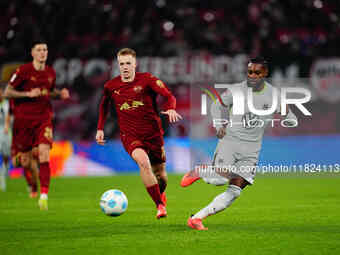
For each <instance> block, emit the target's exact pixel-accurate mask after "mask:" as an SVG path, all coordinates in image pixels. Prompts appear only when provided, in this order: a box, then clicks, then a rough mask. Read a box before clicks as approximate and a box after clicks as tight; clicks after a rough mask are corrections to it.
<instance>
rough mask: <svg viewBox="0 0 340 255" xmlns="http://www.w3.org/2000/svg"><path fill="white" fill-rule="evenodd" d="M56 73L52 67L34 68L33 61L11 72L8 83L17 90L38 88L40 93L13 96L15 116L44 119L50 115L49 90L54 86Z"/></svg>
mask: <svg viewBox="0 0 340 255" xmlns="http://www.w3.org/2000/svg"><path fill="white" fill-rule="evenodd" d="M55 80H56V74H55V71H54V70H53V68H51V67H49V66H47V65H46V66H45V69H44V70H40V71H38V70H36V69H35V68H34V66H33V63H32V62H31V63H28V64H24V65H22V66H20V67H19V68H18V69H17V70H16V72H15V73H14V74H13V76H12V78H11V80H10V82H9V84H10V85H11V86H12V87H13V88H14V89H15V90H18V91H30V90H32V89H34V88H40V89H41V92H42V95H41V96H39V97H35V98H28V97H24V98H15V99H14V100H13V102H14V111H13V114H14V116H15V117H19V118H26V119H42V120H43V119H46V118H51V117H52V104H51V100H50V96H49V95H50V92H51V91H53V90H54V88H55Z"/></svg>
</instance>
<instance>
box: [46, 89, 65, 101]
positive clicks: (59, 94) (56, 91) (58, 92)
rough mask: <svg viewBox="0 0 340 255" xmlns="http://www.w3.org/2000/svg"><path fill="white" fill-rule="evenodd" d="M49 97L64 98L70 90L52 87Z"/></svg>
mask: <svg viewBox="0 0 340 255" xmlns="http://www.w3.org/2000/svg"><path fill="white" fill-rule="evenodd" d="M50 97H51V98H53V99H62V100H66V99H69V98H70V92H69V90H68V89H66V88H63V89H61V90H60V89H54V90H53V91H52V92H51V93H50Z"/></svg>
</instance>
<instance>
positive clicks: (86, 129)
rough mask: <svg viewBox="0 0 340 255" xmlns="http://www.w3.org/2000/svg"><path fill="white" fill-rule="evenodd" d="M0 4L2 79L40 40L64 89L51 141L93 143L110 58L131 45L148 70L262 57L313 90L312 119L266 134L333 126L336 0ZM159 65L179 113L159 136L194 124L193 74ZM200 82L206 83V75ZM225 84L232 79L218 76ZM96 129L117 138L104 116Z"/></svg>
mask: <svg viewBox="0 0 340 255" xmlns="http://www.w3.org/2000/svg"><path fill="white" fill-rule="evenodd" d="M0 8H1V17H0V21H1V22H0V65H1V66H2V83H6V79H7V80H8V77H10V76H9V75H8V74H7V72H10V71H11V70H13V68H11V67H12V66H13V65H14V66H15V65H16V64H20V63H24V62H27V61H30V60H31V57H30V47H31V43H32V42H33V41H34V40H37V39H45V40H46V41H47V42H48V46H49V60H48V62H49V64H50V65H52V66H54V67H55V68H56V69H57V75H58V84H57V85H58V86H59V87H60V88H61V87H67V88H69V89H70V90H71V95H72V99H71V100H69V101H68V102H55V109H56V116H55V136H56V138H57V139H72V140H75V141H91V140H93V138H94V134H95V131H96V124H97V117H98V104H99V101H100V97H101V92H102V87H103V84H104V82H105V81H106V80H108V79H109V78H110V77H111V76H112V75H113V74H116V71H117V70H114V69H116V68H115V67H114V66H113V65H112V63H114V61H115V60H114V57H115V54H116V52H117V51H118V50H119V49H120V48H122V47H131V48H134V49H135V50H136V51H137V54H138V57H139V58H141V59H143V60H145V61H146V62H147V63H149V64H148V65H146V66H144V68H142V69H143V70H141V71H155V69H152V68H151V67H150V65H151V64H150V63H154V62H155V63H158V64H159V63H161V64H162V65H163V67H162V68H163V69H164V68H166V67H164V65H166V63H168V62H167V61H168V60H174V59H175V60H177V61H183V62H184V63H185V65H186V64H188V65H189V64H190V63H191V64H192V63H193V62H192V61H191V59H192V58H196V59H197V58H200V59H202V60H203V61H205V62H206V64H207V65H209V61H211V59H212V58H214V57H218V56H225V57H227V58H228V59H229V60H228V61H229V64H230V65H232V64H233V61H234V60H235V59H240V58H241V59H243V60H244V61H241V62H240V63H238V64H237V65H243V64H245V63H246V60H247V59H248V58H249V57H254V56H258V55H262V56H264V57H265V58H266V59H267V60H268V61H269V63H270V76H271V77H270V78H271V79H272V80H273V81H274V82H273V83H274V85H275V81H280V82H281V83H284V81H286V80H287V79H288V80H289V82H286V84H290V85H292V84H293V86H297V84H303V86H307V87H310V88H311V89H312V88H313V97H314V99H313V101H312V102H311V103H310V104H309V107H311V108H312V112H313V116H312V118H305V121H302V123H301V125H300V126H299V128H297V129H291V130H283V129H276V130H272V131H271V132H269V134H271V135H291V134H333V133H339V132H340V110H339V109H340V107H339V101H340V95H339V93H340V92H339V91H340V89H339V86H340V79H339V78H338V77H340V60H339V54H340V51H339V50H338V45H340V17H339V15H340V3H339V1H337V0H334V1H331V0H329V1H325V0H304V1H299V0H284V1H279V0H228V1H220V0H210V1H197V0H171V1H170V0H145V1H124V0H114V1H109V0H72V1H61V0H25V1H22V0H11V1H9V0H8V1H6V0H5V1H1V2H0ZM91 60H92V61H93V60H96V61H97V64H98V63H99V64H98V66H99V67H100V66H103V68H99V67H98V68H92V69H91V68H90V67H89V65H87V67H86V68H87V69H90V71H86V70H87V69H86V68H85V66H86V63H89V62H91ZM102 61H104V62H105V63H107V65H105V64H104V65H101V64H103V62H102ZM195 63H196V62H195ZM185 65H183V63H182V67H180V68H184V69H185V68H187V67H186V66H185ZM79 66H82V68H83V69H82V71H79V70H78V69H79ZM149 67H150V68H149ZM64 69H67V70H68V72H66V71H65V72H63V70H64ZM239 70H240V72H242V71H243V70H245V69H244V68H243V69H242V68H239ZM164 72H166V70H165V71H164V70H163V71H162V72H156V74H157V75H159V78H161V79H163V80H164V81H165V82H166V83H167V85H168V86H169V87H170V89H171V90H172V92H173V93H174V94H175V96H176V97H177V103H178V111H179V112H180V113H182V114H183V115H184V117H185V120H184V121H182V122H181V123H179V124H178V125H176V126H174V127H173V128H170V129H168V128H166V130H167V132H166V135H168V136H172V137H174V136H175V137H178V136H188V135H189V134H190V127H191V126H192V125H196V124H198V123H199V120H198V119H196V118H193V116H191V115H190V104H191V101H192V98H191V93H190V85H191V86H192V83H193V80H194V81H195V79H194V78H192V77H191V78H192V80H190V79H189V80H186V81H185V80H175V81H174V80H172V79H167V78H166V77H165V76H164V77H163V75H162V74H164ZM188 72H190V71H188ZM72 74H75V75H73V76H72ZM65 75H66V76H67V75H68V78H63V76H65ZM70 75H71V76H72V77H71V78H70V77H69V76H70ZM311 77H312V78H311ZM293 78H294V79H295V80H294V79H293ZM292 79H293V80H292ZM208 80H209V82H214V78H213V77H212V78H209V79H208ZM233 81H237V79H233V78H230V80H228V82H233ZM297 114H298V113H297ZM112 115H113V116H114V115H115V114H114V112H113V113H112ZM302 119H303V118H302ZM164 125H165V127H167V122H166V120H164ZM207 132H212V131H211V130H210V131H209V130H208V131H207ZM106 134H107V135H108V136H109V137H110V138H116V137H117V135H118V132H117V126H116V122H115V121H114V118H112V119H111V120H110V121H109V123H108V124H107V125H106ZM211 134H213V133H211Z"/></svg>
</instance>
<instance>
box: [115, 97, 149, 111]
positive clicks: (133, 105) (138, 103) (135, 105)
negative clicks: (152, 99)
mask: <svg viewBox="0 0 340 255" xmlns="http://www.w3.org/2000/svg"><path fill="white" fill-rule="evenodd" d="M143 105H144V103H143V102H142V101H135V100H134V101H132V103H131V105H130V104H129V103H128V102H125V103H123V104H122V105H121V106H120V108H119V110H121V111H123V110H131V109H135V108H138V107H140V106H143Z"/></svg>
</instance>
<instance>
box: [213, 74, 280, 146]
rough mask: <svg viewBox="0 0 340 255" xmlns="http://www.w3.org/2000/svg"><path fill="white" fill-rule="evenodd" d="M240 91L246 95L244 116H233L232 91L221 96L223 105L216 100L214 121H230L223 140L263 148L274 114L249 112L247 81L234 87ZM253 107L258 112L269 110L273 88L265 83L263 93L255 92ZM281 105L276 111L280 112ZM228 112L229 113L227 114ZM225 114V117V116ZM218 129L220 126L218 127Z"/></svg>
mask: <svg viewBox="0 0 340 255" xmlns="http://www.w3.org/2000/svg"><path fill="white" fill-rule="evenodd" d="M232 86H233V87H235V88H238V89H240V90H241V91H242V92H243V95H244V100H245V102H244V114H243V115H236V114H233V96H232V93H231V92H230V91H228V90H227V91H225V92H224V93H222V95H221V99H222V102H223V105H222V104H221V103H220V102H219V101H218V100H216V102H215V103H213V104H212V107H211V114H212V117H213V119H223V118H226V119H228V120H229V122H228V124H227V127H226V135H225V137H224V138H223V139H229V140H230V139H231V140H237V141H240V142H241V141H244V142H251V143H252V144H254V145H255V144H256V146H255V147H257V148H261V143H262V138H263V133H264V131H265V128H266V127H267V126H268V124H270V123H272V117H273V114H269V115H256V114H254V113H252V112H250V110H249V106H248V101H249V99H248V88H249V87H248V86H247V81H244V82H241V83H237V84H234V85H232ZM252 95H253V106H254V108H255V109H256V110H268V109H270V108H271V107H272V104H273V86H272V85H271V84H269V83H268V82H265V86H264V88H263V89H262V90H261V91H258V92H253V93H252ZM279 107H280V106H279V104H277V107H276V108H275V111H279ZM226 111H227V113H226ZM223 114H224V116H223ZM216 127H218V125H217V126H216Z"/></svg>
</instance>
